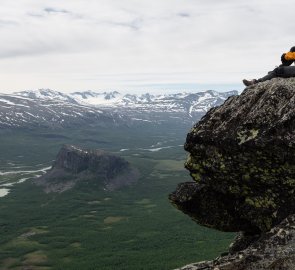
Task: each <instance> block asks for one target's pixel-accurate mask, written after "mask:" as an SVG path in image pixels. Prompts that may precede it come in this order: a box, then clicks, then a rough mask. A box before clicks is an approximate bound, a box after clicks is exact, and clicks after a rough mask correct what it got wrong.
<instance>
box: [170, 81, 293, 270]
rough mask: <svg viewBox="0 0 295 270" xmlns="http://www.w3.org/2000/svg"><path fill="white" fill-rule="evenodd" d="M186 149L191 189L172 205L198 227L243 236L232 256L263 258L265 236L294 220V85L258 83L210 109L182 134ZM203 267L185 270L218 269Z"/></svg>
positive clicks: (181, 190) (184, 188) (182, 190)
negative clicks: (256, 250)
mask: <svg viewBox="0 0 295 270" xmlns="http://www.w3.org/2000/svg"><path fill="white" fill-rule="evenodd" d="M185 150H186V151H188V152H189V153H190V154H189V156H188V159H187V161H186V163H185V167H186V168H187V169H188V170H189V171H190V175H191V177H192V178H193V180H194V182H187V183H182V184H180V185H179V186H178V188H177V190H176V191H175V192H173V193H172V194H171V195H170V201H171V202H172V204H173V205H174V206H176V207H177V208H178V209H180V210H181V211H183V212H184V213H185V214H188V215H189V216H190V217H192V219H193V220H195V221H196V222H197V223H199V224H201V225H204V226H207V227H210V228H215V229H218V230H222V231H228V232H240V231H242V232H244V233H243V235H244V236H243V237H242V241H241V239H240V241H237V242H236V248H234V249H232V250H231V252H232V253H233V254H234V252H238V251H239V252H240V251H241V250H244V251H245V252H247V246H249V245H250V246H251V245H252V244H253V245H254V248H253V250H254V249H256V248H255V244H256V245H257V246H258V250H259V249H260V251H261V252H262V253H264V252H268V251H267V247H269V246H270V245H269V244H267V241H271V243H273V242H272V238H271V237H272V236H271V233H270V232H269V231H270V230H271V229H274V228H280V227H275V226H277V225H278V224H280V223H281V222H283V223H281V224H285V223H284V222H287V220H288V219H286V218H287V217H288V216H289V215H292V214H294V213H295V197H294V192H295V78H289V79H283V78H276V79H273V80H271V81H266V82H263V83H259V84H256V85H254V86H251V87H248V88H246V89H245V90H244V92H243V93H242V94H241V95H239V96H233V97H230V98H229V99H227V100H226V101H225V103H224V104H223V105H221V106H219V107H216V108H213V109H211V110H210V111H209V112H208V113H207V114H206V115H205V116H204V117H203V118H202V119H201V121H200V122H198V123H197V124H196V125H195V126H194V127H193V128H192V129H191V131H190V133H189V134H188V135H187V140H186V143H185ZM283 220H284V221H283ZM288 224H289V223H288ZM290 224H293V225H290V226H291V227H292V226H294V218H293V217H292V222H291V223H290ZM278 226H281V225H278ZM282 226H283V225H282ZM287 231H288V230H287ZM266 232H268V233H267V234H265V233H266ZM293 233H294V232H292V233H291V235H293ZM289 236H290V235H289ZM289 236H288V237H289ZM261 237H266V238H261ZM286 237H287V236H286ZM263 239H266V240H263ZM243 241H244V243H246V242H247V244H245V245H242V246H239V245H240V243H241V242H243ZM261 241H266V242H261ZM284 241H287V242H288V241H289V239H287V238H286V239H284ZM292 241H293V240H292ZM292 241H291V242H288V243H291V246H292V245H293V244H294V242H292ZM263 243H265V247H266V248H265V249H263ZM260 244H261V245H262V246H259V245H260ZM250 246H249V248H250ZM273 247H274V245H273ZM293 247H294V245H293ZM293 247H292V248H293ZM274 249H275V248H274ZM286 249H288V247H287V246H286ZM273 252H274V253H275V251H273ZM288 252H289V251H286V254H287V253H288ZM271 253H272V251H271ZM249 254H250V253H249ZM253 254H254V253H253ZM272 254H273V253H272ZM278 254H279V252H278ZM254 255H255V254H254ZM254 255H253V256H254ZM233 256H236V255H233ZM243 256H244V255H243ZM270 256H272V255H270ZM243 258H245V257H243ZM257 258H258V259H257V260H260V259H259V257H257ZM278 258H279V256H278ZM227 259H228V260H229V261H228V263H229V266H228V268H226V267H224V268H216V269H237V270H238V269H281V268H258V267H257V268H247V267H246V268H245V267H244V268H243V267H242V266H239V267H240V268H239V267H236V268H234V267H232V266H230V265H231V262H230V260H231V259H230V257H228V258H227ZM257 260H256V261H257ZM292 260H293V259H292ZM212 265H213V264H212ZM257 265H258V264H257ZM293 266H294V268H282V269H295V265H294V264H293ZM206 267H207V266H206ZM206 267H205V266H204V268H183V269H215V268H214V267H213V266H212V267H211V266H210V267H211V268H210V267H209V266H208V267H209V268H208V267H207V268H206Z"/></svg>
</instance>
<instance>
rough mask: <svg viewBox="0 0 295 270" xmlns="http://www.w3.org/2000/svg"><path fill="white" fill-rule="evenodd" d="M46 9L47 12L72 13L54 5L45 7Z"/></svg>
mask: <svg viewBox="0 0 295 270" xmlns="http://www.w3.org/2000/svg"><path fill="white" fill-rule="evenodd" d="M44 11H45V12H47V13H70V12H69V11H67V10H65V9H58V8H52V7H46V8H44Z"/></svg>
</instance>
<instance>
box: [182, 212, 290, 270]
mask: <svg viewBox="0 0 295 270" xmlns="http://www.w3.org/2000/svg"><path fill="white" fill-rule="evenodd" d="M237 238H239V237H237ZM239 240H240V239H238V240H237V241H238V242H239ZM265 269H269V270H294V269H295V215H291V216H289V217H288V218H286V219H285V220H284V221H283V222H282V223H281V224H279V225H277V226H275V227H274V228H272V229H271V230H270V231H269V232H267V233H265V234H264V235H262V236H260V238H259V239H258V240H256V241H254V242H253V243H252V244H250V245H249V246H248V247H247V248H245V249H243V250H241V251H239V252H235V253H232V254H229V255H227V256H223V257H219V258H217V259H215V260H213V261H204V262H200V263H195V264H190V265H187V266H184V267H182V268H180V269H178V270H265Z"/></svg>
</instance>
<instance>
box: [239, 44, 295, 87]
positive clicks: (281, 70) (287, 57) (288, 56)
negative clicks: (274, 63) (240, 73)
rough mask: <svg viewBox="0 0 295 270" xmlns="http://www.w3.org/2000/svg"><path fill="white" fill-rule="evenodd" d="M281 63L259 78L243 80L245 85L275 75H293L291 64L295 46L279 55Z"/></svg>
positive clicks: (293, 69)
mask: <svg viewBox="0 0 295 270" xmlns="http://www.w3.org/2000/svg"><path fill="white" fill-rule="evenodd" d="M281 61H282V64H281V65H280V66H278V67H277V68H275V69H274V70H272V71H270V72H268V74H267V75H266V76H264V77H262V78H260V79H253V80H246V79H244V80H243V83H244V85H245V86H250V85H254V84H256V83H259V82H264V81H267V80H271V79H273V78H276V77H283V78H289V77H295V66H291V65H292V64H293V63H294V62H295V46H294V47H292V48H291V49H290V51H289V52H287V53H283V54H282V56H281Z"/></svg>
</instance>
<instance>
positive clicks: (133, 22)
mask: <svg viewBox="0 0 295 270" xmlns="http://www.w3.org/2000/svg"><path fill="white" fill-rule="evenodd" d="M294 35H295V23H294V1H291V0H281V1H277V0H247V1H243V0H14V1H12V0H0V37H1V42H0V92H2V93H3V92H7V93H8V92H12V91H19V90H26V89H38V88H51V89H56V90H60V91H64V92H68V91H74V90H87V89H92V90H98V91H100V90H119V91H121V92H136V91H139V92H146V91H148V90H150V92H155V91H156V90H157V89H162V92H163V91H164V90H165V91H167V90H168V89H171V91H177V90H187V91H192V90H205V89H206V88H207V89H209V88H211V89H216V90H232V89H242V88H243V86H242V84H241V79H243V78H254V77H259V76H262V75H264V74H265V73H266V72H267V71H268V70H271V69H273V68H274V67H275V66H276V65H279V64H280V56H281V54H282V53H283V52H285V51H288V50H289V48H290V47H292V46H295V42H294Z"/></svg>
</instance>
